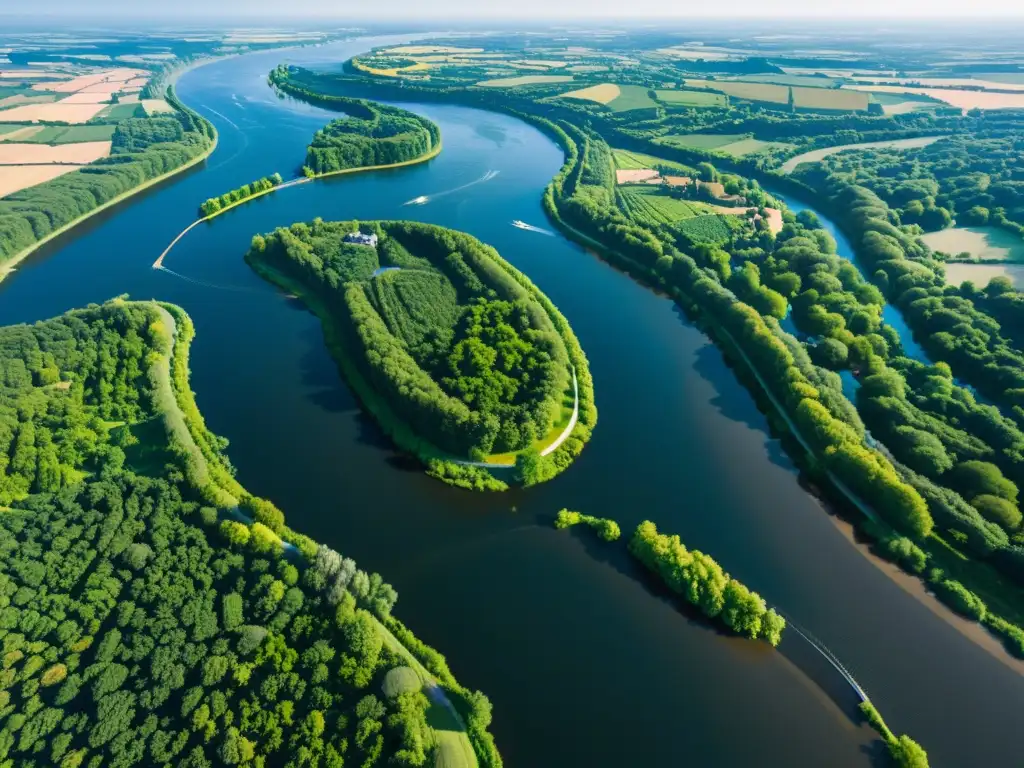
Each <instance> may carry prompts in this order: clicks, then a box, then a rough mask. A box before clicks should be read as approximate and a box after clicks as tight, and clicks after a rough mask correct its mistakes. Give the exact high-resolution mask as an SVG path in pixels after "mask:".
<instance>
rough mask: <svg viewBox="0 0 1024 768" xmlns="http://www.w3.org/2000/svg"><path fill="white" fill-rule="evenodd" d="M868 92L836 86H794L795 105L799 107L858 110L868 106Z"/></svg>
mask: <svg viewBox="0 0 1024 768" xmlns="http://www.w3.org/2000/svg"><path fill="white" fill-rule="evenodd" d="M869 102H870V98H869V97H868V95H867V94H861V93H854V92H853V91H841V90H838V89H836V88H793V106H794V107H796V108H797V109H835V110H840V111H847V112H858V111H863V110H866V109H867V108H868V103H869Z"/></svg>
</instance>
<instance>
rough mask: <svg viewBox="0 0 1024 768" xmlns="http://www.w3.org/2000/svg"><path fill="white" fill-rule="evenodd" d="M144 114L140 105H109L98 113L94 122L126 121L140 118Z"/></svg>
mask: <svg viewBox="0 0 1024 768" xmlns="http://www.w3.org/2000/svg"><path fill="white" fill-rule="evenodd" d="M144 114H145V112H144V110H143V108H142V105H141V104H111V105H110V106H109V107H106V108H105V109H104V110H103V111H102V112H100V113H99V114H98V115H96V117H94V118H93V121H96V120H127V119H128V118H129V117H142V116H143V115H144Z"/></svg>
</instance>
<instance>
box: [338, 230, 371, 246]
mask: <svg viewBox="0 0 1024 768" xmlns="http://www.w3.org/2000/svg"><path fill="white" fill-rule="evenodd" d="M344 240H345V242H346V243H355V244H356V245H369V246H371V247H373V248H376V247H377V236H376V235H366V234H363V233H362V232H349V233H348V234H347V235H345V238H344Z"/></svg>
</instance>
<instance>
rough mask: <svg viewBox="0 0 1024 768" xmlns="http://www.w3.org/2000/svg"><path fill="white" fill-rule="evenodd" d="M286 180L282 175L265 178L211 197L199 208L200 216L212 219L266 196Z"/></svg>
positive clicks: (277, 174)
mask: <svg viewBox="0 0 1024 768" xmlns="http://www.w3.org/2000/svg"><path fill="white" fill-rule="evenodd" d="M283 181H284V180H283V179H282V178H281V174H280V173H275V174H272V175H270V176H264V177H263V178H262V179H257V180H256V181H254V182H252V183H250V184H244V185H243V186H241V187H238V188H237V189H233V190H231V191H230V192H225V193H224V194H223V195H221V196H220V197H211V198H210V199H209V200H206V201H205V202H204V203H203V204H202V205H200V206H199V215H200V217H202V218H204V219H208V218H212V217H213V216H216V215H217V214H218V213H222V212H224V211H226V210H227V209H228V208H232V207H234V206H236V205H238V204H239V203H242V202H244V201H246V200H248V199H249V198H251V197H259V196H260V195H265V194H267V193H268V192H270V191H271V190H273V189H274V188H275V187H277V186H280V185H281V183H282V182H283Z"/></svg>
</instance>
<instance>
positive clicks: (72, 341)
mask: <svg viewBox="0 0 1024 768" xmlns="http://www.w3.org/2000/svg"><path fill="white" fill-rule="evenodd" d="M191 337H192V325H191V322H190V320H189V318H188V316H187V315H186V314H185V313H184V312H183V311H182V310H181V309H179V308H177V307H175V306H173V305H164V304H156V303H153V302H145V303H139V302H128V301H122V300H115V301H113V302H110V303H107V304H104V305H102V306H93V307H90V308H89V309H86V310H81V311H75V312H71V313H68V314H66V315H64V316H62V317H59V318H56V319H54V320H50V321H46V322H41V323H36V324H35V325H31V326H29V325H21V326H12V327H7V328H2V329H0V642H2V645H3V647H2V651H0V653H2V669H0V764H2V765H18V766H26V767H27V766H60V767H61V768H78V766H98V765H104V766H124V767H127V766H154V765H179V766H188V767H190V768H201V767H206V766H210V765H214V764H216V765H245V766H271V765H274V766H289V767H294V768H298V766H310V765H319V766H334V767H335V768H339V767H340V766H343V765H360V766H375V765H376V766H384V765H401V766H423V765H456V766H463V765H470V766H474V765H483V766H500V765H501V759H500V757H499V756H498V754H497V751H496V750H495V747H494V743H493V740H492V738H491V736H490V735H489V734H488V733H487V731H486V727H487V724H488V722H489V720H490V704H489V703H488V702H487V699H486V698H485V697H484V696H483V695H482V694H479V693H474V692H470V691H468V690H466V689H464V688H462V687H461V686H460V685H459V684H458V683H457V682H456V681H455V679H454V678H453V677H452V675H451V672H450V671H449V670H448V667H447V665H446V663H445V661H444V658H443V657H442V656H440V654H438V653H437V652H436V651H433V650H432V649H430V648H428V647H427V646H425V645H423V644H422V643H421V642H420V641H419V640H417V639H416V637H415V636H414V635H412V633H411V632H410V631H409V630H408V629H406V628H405V627H404V626H403V625H402V624H401V623H400V622H399V621H398V620H397V619H395V618H394V617H393V616H391V609H392V607H393V605H394V603H395V600H396V599H397V595H396V593H395V591H394V590H393V589H392V588H391V587H390V586H389V585H388V584H386V583H385V582H384V581H383V579H381V577H380V576H379V575H378V574H368V573H365V572H363V571H361V570H359V569H358V568H357V566H356V564H355V563H354V562H353V561H352V560H351V559H348V558H345V557H343V556H342V555H340V554H338V553H337V552H335V551H334V550H332V549H330V548H328V547H326V546H323V545H319V544H317V543H316V542H314V541H312V540H311V539H309V538H307V537H305V536H302V535H301V534H297V533H295V532H294V531H292V530H290V529H289V528H288V527H287V525H286V524H285V521H284V516H283V515H282V513H281V512H280V510H278V509H277V508H276V507H275V506H274V505H273V504H271V503H270V502H268V501H265V500H263V499H259V498H256V497H254V496H251V495H249V494H248V493H246V492H245V490H244V489H243V488H242V487H241V486H240V485H239V484H238V483H237V481H236V480H235V479H234V477H233V476H232V474H233V473H232V471H231V466H230V464H229V463H228V461H227V459H226V457H225V456H224V454H223V453H222V450H223V448H224V446H225V445H226V442H225V441H223V440H222V439H220V438H217V437H216V436H214V435H212V434H211V433H209V432H208V431H207V430H206V428H205V426H204V425H203V421H202V417H201V415H200V414H199V412H198V410H197V409H196V407H195V403H194V400H193V398H192V393H191V391H190V390H189V388H188V381H187V376H188V347H189V340H190V339H191ZM428 670H429V671H428ZM474 756H475V757H474Z"/></svg>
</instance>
